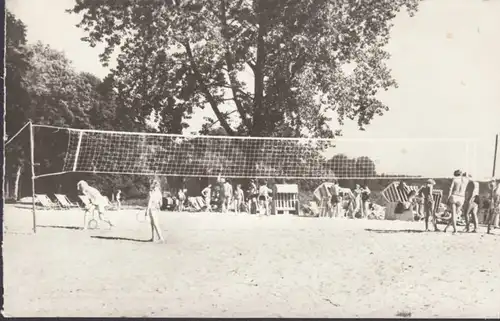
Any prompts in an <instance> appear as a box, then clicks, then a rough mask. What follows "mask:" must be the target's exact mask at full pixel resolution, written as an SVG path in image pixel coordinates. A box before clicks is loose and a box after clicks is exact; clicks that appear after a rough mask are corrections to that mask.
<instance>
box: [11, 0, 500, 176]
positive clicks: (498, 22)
mask: <svg viewBox="0 0 500 321" xmlns="http://www.w3.org/2000/svg"><path fill="white" fill-rule="evenodd" d="M73 3H74V0H50V1H49V0H8V1H7V3H6V6H7V8H8V9H9V10H11V11H12V12H13V13H14V14H15V15H16V16H17V17H18V18H20V19H21V20H22V21H23V22H24V23H25V24H26V25H27V29H28V41H29V42H35V41H42V42H43V43H45V44H49V45H50V46H51V47H53V48H55V49H58V50H62V51H64V52H65V53H66V55H67V57H68V58H69V59H71V60H72V61H73V64H74V67H75V68H76V69H77V70H79V71H87V72H91V73H93V74H95V75H96V76H99V77H104V76H106V75H107V73H108V72H109V69H108V68H104V67H103V66H102V65H101V63H100V62H99V58H98V55H99V53H101V52H102V50H103V46H97V47H96V48H91V47H90V46H89V45H88V44H87V43H85V42H82V41H81V40H80V38H82V37H84V36H85V33H84V32H83V31H82V30H81V29H78V28H77V27H76V26H75V25H76V24H77V23H78V22H79V21H80V19H79V17H78V16H77V15H70V14H68V13H65V9H69V8H71V7H72V6H73ZM42 12H43V14H41V13H42ZM394 25H395V26H394V28H393V29H392V33H391V41H390V43H389V45H388V46H387V50H388V51H389V53H390V54H391V58H390V60H389V62H388V64H389V66H390V68H391V69H392V74H393V76H394V78H395V79H396V80H397V82H398V85H399V87H398V88H395V89H391V90H389V91H387V92H382V93H381V94H380V95H379V97H380V99H382V100H383V101H384V102H385V103H386V104H387V105H388V106H389V108H390V110H389V111H388V112H386V113H385V115H383V116H381V117H377V118H375V119H374V120H373V121H372V124H370V125H369V126H368V127H367V128H366V130H365V131H359V130H358V129H357V127H356V124H355V123H348V124H346V125H345V126H344V127H343V133H344V135H343V138H342V139H341V140H340V142H339V143H338V145H337V148H338V149H337V151H339V150H340V151H342V152H343V153H345V154H346V155H348V156H352V157H357V156H364V155H366V156H369V157H370V158H372V159H374V160H375V161H376V163H377V170H378V171H379V172H385V173H407V174H420V175H423V176H425V177H449V176H451V174H452V172H453V171H454V170H455V169H462V170H464V171H467V172H470V173H471V174H472V175H474V176H475V177H477V178H480V179H486V178H487V177H491V175H492V167H493V154H494V140H495V134H496V133H500V90H499V88H500V59H498V57H500V41H498V39H500V0H489V1H488V0H426V1H423V2H422V3H421V5H420V10H419V12H418V13H417V14H416V16H414V17H412V18H410V17H409V16H408V15H407V14H406V13H404V12H403V13H401V14H399V15H398V16H397V17H396V18H395V19H394ZM110 67H111V68H112V67H113V64H111V66H110ZM203 116H210V117H213V115H212V112H211V111H210V110H209V109H205V110H204V111H200V112H199V113H198V114H197V115H196V116H195V117H194V118H193V121H192V123H191V127H192V128H193V129H197V128H199V127H200V124H201V120H202V118H203ZM451 139H454V140H451ZM498 167H500V166H497V168H498ZM499 172H500V169H499V170H497V175H496V176H500V174H499Z"/></svg>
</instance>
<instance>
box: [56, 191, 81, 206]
mask: <svg viewBox="0 0 500 321" xmlns="http://www.w3.org/2000/svg"><path fill="white" fill-rule="evenodd" d="M54 196H55V197H56V199H57V201H58V202H59V204H60V205H61V206H62V207H63V208H65V209H70V208H79V207H80V206H79V205H78V204H75V203H73V202H71V201H70V200H69V198H68V197H67V196H66V195H63V194H54Z"/></svg>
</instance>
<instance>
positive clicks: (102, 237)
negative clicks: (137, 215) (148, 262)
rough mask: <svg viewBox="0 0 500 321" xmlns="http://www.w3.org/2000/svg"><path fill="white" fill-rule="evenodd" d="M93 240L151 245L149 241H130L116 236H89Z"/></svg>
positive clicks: (130, 239)
mask: <svg viewBox="0 0 500 321" xmlns="http://www.w3.org/2000/svg"><path fill="white" fill-rule="evenodd" d="M91 238H93V239H100V240H112V241H130V242H139V243H151V240H139V239H132V238H128V237H118V236H100V235H93V236H91Z"/></svg>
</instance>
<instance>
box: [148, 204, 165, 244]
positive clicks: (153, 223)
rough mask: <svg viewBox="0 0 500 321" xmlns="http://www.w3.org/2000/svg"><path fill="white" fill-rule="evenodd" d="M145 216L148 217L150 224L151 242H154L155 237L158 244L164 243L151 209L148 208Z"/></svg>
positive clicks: (156, 219) (154, 214)
mask: <svg viewBox="0 0 500 321" xmlns="http://www.w3.org/2000/svg"><path fill="white" fill-rule="evenodd" d="M146 215H149V220H150V223H151V242H154V241H155V236H157V239H158V241H159V242H164V241H165V240H164V239H163V235H162V233H161V231H160V228H159V227H158V223H159V222H158V218H157V216H156V213H155V212H154V211H153V210H152V209H151V208H148V209H146Z"/></svg>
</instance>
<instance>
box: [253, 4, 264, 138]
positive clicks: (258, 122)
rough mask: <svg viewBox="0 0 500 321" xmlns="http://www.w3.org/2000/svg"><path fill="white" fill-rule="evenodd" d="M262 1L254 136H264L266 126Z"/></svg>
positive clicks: (256, 66)
mask: <svg viewBox="0 0 500 321" xmlns="http://www.w3.org/2000/svg"><path fill="white" fill-rule="evenodd" d="M262 4H263V2H262V1H259V3H258V7H257V14H258V15H259V18H258V20H259V31H258V34H257V57H256V62H255V70H254V76H255V77H254V90H255V95H254V102H253V122H252V125H253V126H252V131H251V135H252V136H262V132H263V129H264V126H263V124H262V120H263V116H264V115H263V113H264V110H263V101H264V66H265V61H266V52H265V41H264V36H265V35H266V21H265V20H266V17H265V14H264V10H263V8H262Z"/></svg>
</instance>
